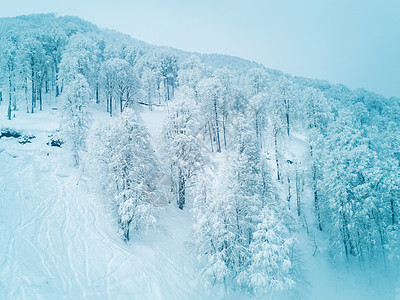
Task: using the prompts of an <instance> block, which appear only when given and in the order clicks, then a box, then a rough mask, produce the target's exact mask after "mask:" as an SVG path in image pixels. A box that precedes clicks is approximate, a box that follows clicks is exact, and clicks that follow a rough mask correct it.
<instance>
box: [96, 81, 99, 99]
mask: <svg viewBox="0 0 400 300" xmlns="http://www.w3.org/2000/svg"><path fill="white" fill-rule="evenodd" d="M96 103H97V104H99V103H100V99H99V83H98V82H97V83H96Z"/></svg>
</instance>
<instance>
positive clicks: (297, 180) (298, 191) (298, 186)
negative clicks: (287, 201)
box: [296, 164, 301, 217]
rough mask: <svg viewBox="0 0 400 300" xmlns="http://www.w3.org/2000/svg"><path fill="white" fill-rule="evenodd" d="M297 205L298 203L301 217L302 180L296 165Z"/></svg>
mask: <svg viewBox="0 0 400 300" xmlns="http://www.w3.org/2000/svg"><path fill="white" fill-rule="evenodd" d="M296 203H297V215H298V216H299V217H300V215H301V207H300V178H299V170H298V168H297V164H296Z"/></svg>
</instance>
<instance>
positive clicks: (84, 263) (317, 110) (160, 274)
mask: <svg viewBox="0 0 400 300" xmlns="http://www.w3.org/2000/svg"><path fill="white" fill-rule="evenodd" d="M0 70H1V71H0V91H1V98H0V99H1V100H2V101H0V130H1V131H0V297H1V298H2V299H20V298H21V299H54V298H66V299H70V298H71V297H72V298H74V299H111V298H115V299H210V298H213V299H253V298H256V299H301V298H305V299H394V298H395V297H396V289H397V287H398V286H399V278H398V276H399V274H398V271H397V270H398V263H399V262H398V258H399V253H400V251H399V250H400V244H399V243H398V241H399V230H398V228H399V227H398V223H399V222H400V218H399V216H400V205H399V196H400V181H399V180H400V141H399V138H398V132H399V129H400V99H395V98H391V99H387V98H384V97H383V96H380V95H377V94H375V93H373V92H369V91H365V90H355V91H353V90H350V89H348V88H347V87H345V86H343V85H332V84H330V83H328V82H326V81H321V80H314V79H307V78H299V77H295V76H291V75H288V74H283V73H282V72H280V71H277V70H272V69H268V68H266V67H264V66H262V65H260V64H258V63H256V62H250V61H246V60H243V59H240V58H236V57H230V56H226V55H218V54H199V53H188V52H184V51H180V50H177V49H173V48H166V47H157V46H153V45H149V44H147V43H144V42H142V41H139V40H136V39H134V38H132V37H129V36H127V35H124V34H120V33H118V32H115V31H112V30H108V29H99V28H98V27H97V26H96V25H93V24H91V23H89V22H86V21H84V20H81V19H79V18H77V17H56V16H55V15H53V14H48V15H29V16H20V17H16V18H3V19H0Z"/></svg>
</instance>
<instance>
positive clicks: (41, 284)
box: [0, 104, 394, 299]
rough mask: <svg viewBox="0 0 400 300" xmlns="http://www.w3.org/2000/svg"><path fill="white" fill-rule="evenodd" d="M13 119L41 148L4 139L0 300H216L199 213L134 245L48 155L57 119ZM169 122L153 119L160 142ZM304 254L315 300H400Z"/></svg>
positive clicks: (71, 172)
mask: <svg viewBox="0 0 400 300" xmlns="http://www.w3.org/2000/svg"><path fill="white" fill-rule="evenodd" d="M5 111H6V108H5V105H4V104H3V105H0V127H3V128H4V127H12V128H15V129H18V130H21V131H23V132H26V133H29V134H33V135H35V136H36V138H35V139H33V140H32V143H31V144H26V145H21V144H19V143H18V142H17V139H14V138H2V139H0V299H214V298H215V297H214V296H213V295H212V294H211V295H207V293H206V292H205V291H203V290H202V288H201V287H200V286H196V285H195V279H196V276H197V273H198V270H197V266H196V263H195V261H194V259H195V258H194V256H193V255H192V254H191V248H190V242H191V231H190V229H191V228H190V226H191V216H190V212H189V210H186V211H183V212H182V211H180V210H178V209H176V207H175V205H174V204H171V205H168V206H166V207H163V208H160V212H159V224H160V225H161V226H162V228H163V230H159V231H151V232H150V233H149V234H148V235H147V236H141V237H134V239H133V240H132V243H131V245H126V244H125V243H124V242H122V240H121V239H120V237H119V236H118V234H117V227H116V224H115V221H114V219H113V216H112V214H111V213H110V212H109V210H108V206H107V205H106V201H105V199H103V198H102V196H101V195H100V194H99V193H97V192H96V191H94V190H93V188H92V187H91V186H92V185H90V184H89V183H88V178H87V177H86V175H82V171H81V170H78V169H75V168H73V167H71V166H70V154H69V152H68V150H66V149H65V148H61V149H60V148H54V147H49V146H47V145H46V142H47V141H48V134H50V133H51V132H52V131H54V130H55V129H56V128H57V127H58V117H57V113H56V112H53V113H52V112H37V113H35V114H33V115H32V114H26V113H24V112H20V113H17V114H16V118H15V119H13V120H12V121H8V120H6V119H5V118H4V116H5V115H6V113H5ZM100 115H101V114H100ZM163 115H164V114H163V112H162V111H157V110H156V111H154V112H145V113H143V118H144V120H145V122H146V124H148V127H149V129H150V131H151V133H152V135H153V138H154V141H156V140H157V136H156V134H157V133H158V132H159V129H160V121H161V120H162V118H163ZM155 144H156V142H155ZM300 144H301V143H300ZM296 145H299V141H296ZM296 147H297V146H296ZM299 147H300V148H301V145H300V146H299ZM310 226H312V224H310ZM300 246H301V249H302V250H303V256H304V263H305V267H306V269H307V272H306V277H307V279H308V281H309V282H310V287H309V290H310V293H309V298H310V299H392V298H394V291H393V290H392V289H390V288H387V287H386V285H383V283H382V284H381V283H376V282H375V283H371V282H368V280H367V279H366V278H364V277H363V276H358V275H357V274H350V273H349V272H346V270H341V271H339V270H335V269H334V268H332V266H331V264H329V263H328V260H327V258H326V257H325V256H324V255H323V254H322V249H323V247H322V246H320V248H319V251H317V253H316V255H315V256H313V255H312V254H313V252H314V245H313V242H312V240H310V238H309V237H307V236H306V235H304V234H303V235H301V236H300ZM360 278H361V279H360ZM370 278H373V277H370ZM370 286H372V287H370ZM235 298H238V299H242V298H243V297H241V296H240V295H235ZM227 299H232V297H231V296H230V297H227Z"/></svg>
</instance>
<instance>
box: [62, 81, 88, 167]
mask: <svg viewBox="0 0 400 300" xmlns="http://www.w3.org/2000/svg"><path fill="white" fill-rule="evenodd" d="M89 97H90V89H89V85H88V83H87V81H86V79H85V77H84V76H83V75H81V74H76V75H75V78H74V79H71V80H70V81H69V82H68V85H67V86H66V87H65V89H64V92H63V94H62V106H61V129H62V131H63V133H64V135H65V138H66V140H67V141H68V142H69V143H70V145H71V147H72V152H73V155H74V160H75V164H76V165H78V164H79V161H80V159H79V158H80V155H79V152H80V151H81V150H84V149H85V147H86V137H87V133H88V129H89V123H90V113H89V107H88V103H89Z"/></svg>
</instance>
